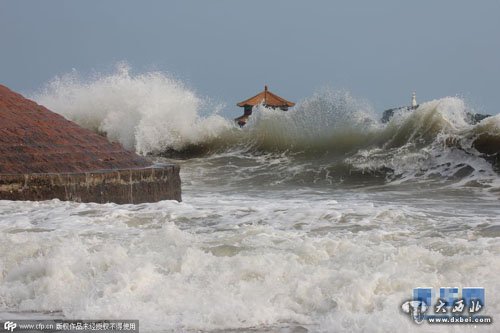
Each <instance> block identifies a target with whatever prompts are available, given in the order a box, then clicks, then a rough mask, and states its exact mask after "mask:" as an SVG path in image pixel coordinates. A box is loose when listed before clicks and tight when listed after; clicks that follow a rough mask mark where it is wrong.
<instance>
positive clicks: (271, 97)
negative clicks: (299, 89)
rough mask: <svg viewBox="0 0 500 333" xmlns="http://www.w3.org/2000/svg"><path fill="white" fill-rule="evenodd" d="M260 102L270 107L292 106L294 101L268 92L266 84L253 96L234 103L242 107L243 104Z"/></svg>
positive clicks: (252, 104)
mask: <svg viewBox="0 0 500 333" xmlns="http://www.w3.org/2000/svg"><path fill="white" fill-rule="evenodd" d="M261 103H262V104H264V105H265V106H271V107H292V106H294V105H295V103H293V102H290V101H287V100H286V99H284V98H282V97H279V96H278V95H275V94H273V93H272V92H270V91H269V90H268V89H267V86H265V87H264V91H262V92H261V93H259V94H257V95H255V96H253V97H250V98H249V99H247V100H244V101H243V102H239V103H238V104H236V105H238V106H241V107H244V106H245V105H248V106H255V105H259V104H261Z"/></svg>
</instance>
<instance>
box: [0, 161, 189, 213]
mask: <svg viewBox="0 0 500 333" xmlns="http://www.w3.org/2000/svg"><path fill="white" fill-rule="evenodd" d="M180 189H181V184H180V178H179V167H178V166H176V165H162V166H154V167H149V168H140V169H125V170H101V171H95V172H84V173H45V174H43V173H42V174H17V175H15V174H13V175H5V174H4V175H0V199H8V200H33V201H36V200H46V199H48V198H57V199H60V200H65V201H78V202H97V203H106V202H114V203H118V204H125V203H134V204H137V203H143V202H152V201H160V200H165V199H172V200H177V201H181V191H180Z"/></svg>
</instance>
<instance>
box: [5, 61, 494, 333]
mask: <svg viewBox="0 0 500 333" xmlns="http://www.w3.org/2000/svg"><path fill="white" fill-rule="evenodd" d="M32 97H33V98H34V99H35V100H36V101H38V102H39V103H40V104H43V105H45V106H47V107H48V108H50V109H52V110H54V111H56V112H59V113H61V114H63V115H64V116H66V117H68V118H69V119H72V120H74V121H76V122H78V123H79V124H81V125H82V126H85V127H88V128H91V129H93V130H95V131H98V132H100V133H102V134H103V135H107V136H108V138H109V139H111V140H115V141H119V142H121V143H122V144H123V145H124V146H126V147H128V148H129V149H135V150H136V151H137V152H139V153H141V154H149V155H150V156H151V157H152V158H153V159H155V160H158V161H165V160H167V161H172V160H174V161H176V162H177V163H179V164H180V165H181V177H182V184H183V202H182V203H177V202H171V201H163V202H159V203H152V204H141V205H115V204H106V205H98V204H78V203H69V202H60V201H57V200H53V201H45V202H10V201H0V220H1V221H2V223H1V224H0V232H1V235H2V242H0V249H1V253H2V254H1V256H0V312H3V313H4V316H14V317H16V318H17V317H21V318H40V317H53V316H55V317H64V318H80V319H81V318H83V319H85V318H88V319H92V318H107V319H113V318H121V319H135V318H137V319H140V322H141V330H145V331H172V330H173V331H198V330H203V331H205V330H213V331H229V330H237V331H246V330H250V331H282V332H306V331H311V332H332V331H355V332H365V331H367V332H392V331H413V330H415V331H436V329H437V328H439V330H442V331H464V330H465V331H469V330H470V331H476V330H480V331H490V332H498V331H499V330H500V328H499V326H498V324H497V323H496V322H494V323H493V324H492V325H478V326H477V327H475V326H470V325H469V326H458V325H455V326H453V325H451V326H445V325H441V326H439V327H434V326H431V325H429V324H424V325H422V326H417V325H416V324H414V323H413V322H412V321H411V320H410V318H409V315H407V314H405V313H403V312H402V311H401V310H400V309H401V304H402V303H403V302H404V301H405V300H408V299H410V298H411V296H412V294H411V293H412V289H413V288H415V287H422V286H428V287H433V288H434V289H435V290H438V288H439V287H446V286H457V287H459V288H463V287H484V288H485V296H486V300H485V303H486V304H485V308H484V311H483V312H482V314H483V315H489V316H492V317H493V320H496V319H498V318H496V317H497V316H498V313H500V296H499V295H500V290H499V289H500V284H499V283H498V282H497V281H498V276H499V275H500V256H499V255H500V217H499V214H500V205H499V203H500V202H499V199H500V178H499V175H498V165H497V162H496V158H497V157H496V156H495V155H494V153H491V154H489V155H487V154H485V153H484V151H483V152H480V151H478V146H477V142H479V141H481V140H482V143H483V144H484V142H485V141H486V142H487V146H488V145H490V146H491V145H494V144H495V142H498V141H495V140H498V139H499V138H500V116H493V117H490V118H487V119H485V120H483V121H482V122H481V123H479V124H476V125H471V124H469V122H468V121H467V119H468V118H467V112H468V111H471V110H470V107H468V106H467V105H466V103H465V102H464V101H463V100H462V99H460V98H456V97H448V98H443V99H439V100H434V101H429V102H426V103H422V104H421V105H420V106H419V108H418V109H416V110H415V111H407V112H404V111H400V112H399V113H397V114H396V115H395V117H394V118H392V119H391V121H390V122H389V123H388V124H381V123H380V122H379V120H378V118H379V115H378V114H377V113H376V112H374V110H372V108H371V107H370V105H369V103H367V102H365V101H360V100H359V99H356V98H354V97H353V96H351V94H349V93H348V92H345V91H333V90H331V89H323V90H320V91H318V92H317V93H315V94H314V95H313V96H311V97H309V98H306V99H304V100H302V101H300V102H299V103H298V104H297V106H296V107H295V108H294V109H292V110H290V111H288V112H286V113H283V112H278V111H275V110H269V109H266V108H264V107H259V108H258V109H257V110H256V111H255V114H254V116H253V117H252V118H251V120H250V123H249V124H248V125H247V126H246V127H244V128H242V129H240V128H237V127H236V126H235V125H234V124H233V122H232V121H231V120H227V119H226V118H225V117H223V116H221V111H222V106H220V105H217V104H214V103H212V102H210V101H209V100H207V99H205V98H201V97H199V96H198V95H197V94H196V93H195V92H193V91H191V90H190V89H189V88H187V87H186V86H185V85H183V84H182V83H181V82H179V81H178V80H175V79H172V78H171V77H169V76H166V75H164V74H162V73H157V72H154V73H146V74H140V75H131V74H130V73H129V71H128V69H127V68H126V67H122V68H120V69H119V70H118V71H117V72H116V73H114V74H112V75H103V76H98V75H97V76H96V77H94V78H92V79H82V78H81V77H79V75H78V74H77V73H72V74H69V75H66V76H63V77H59V78H56V79H55V80H54V81H52V82H51V83H49V84H48V85H47V86H46V87H45V88H44V90H42V91H40V92H39V93H38V94H37V95H35V96H32ZM236 115H237V114H235V116H236Z"/></svg>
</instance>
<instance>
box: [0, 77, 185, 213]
mask: <svg viewBox="0 0 500 333" xmlns="http://www.w3.org/2000/svg"><path fill="white" fill-rule="evenodd" d="M56 198H57V199H60V200H71V201H77V202H97V203H105V202H115V203H119V204H125V203H142V202H155V201H160V200H177V201H181V181H180V177H179V167H178V166H176V165H168V164H166V165H153V163H152V162H151V161H150V160H149V159H147V158H145V157H143V156H139V155H137V154H136V153H134V152H132V151H128V150H126V149H124V148H123V147H122V146H121V145H120V144H118V143H116V142H109V141H108V140H107V139H106V138H105V137H103V136H101V135H98V134H96V133H94V132H92V131H90V130H87V129H84V128H82V127H80V126H78V125H77V124H75V123H73V122H71V121H69V120H67V119H65V118H64V117H62V116H61V115H59V114H56V113H54V112H52V111H50V110H48V109H47V108H45V107H43V106H41V105H38V104H36V103H35V102H33V101H30V100H28V99H26V98H24V97H23V96H21V95H19V94H17V93H15V92H13V91H11V90H10V89H8V88H7V87H5V86H2V85H0V200H1V199H3V200H49V199H56Z"/></svg>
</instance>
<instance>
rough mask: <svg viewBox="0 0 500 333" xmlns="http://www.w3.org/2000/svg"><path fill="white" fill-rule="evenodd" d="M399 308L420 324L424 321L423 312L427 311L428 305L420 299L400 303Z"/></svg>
mask: <svg viewBox="0 0 500 333" xmlns="http://www.w3.org/2000/svg"><path fill="white" fill-rule="evenodd" d="M401 309H402V310H403V312H405V313H409V314H410V317H411V318H412V319H413V321H414V322H415V323H417V324H419V325H420V324H422V322H423V321H424V319H425V318H424V313H425V312H426V311H427V309H428V307H427V304H425V302H421V301H407V302H404V303H403V305H401Z"/></svg>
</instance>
